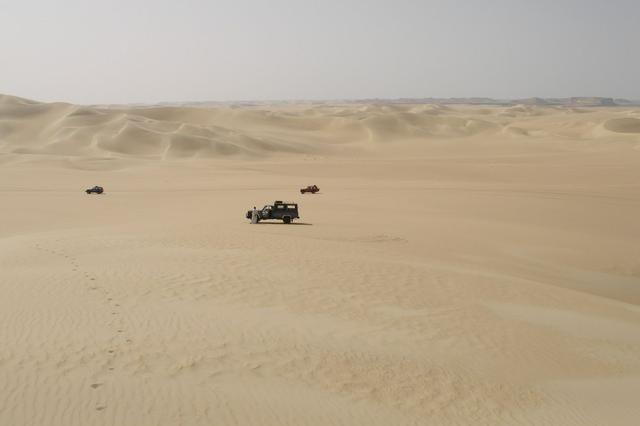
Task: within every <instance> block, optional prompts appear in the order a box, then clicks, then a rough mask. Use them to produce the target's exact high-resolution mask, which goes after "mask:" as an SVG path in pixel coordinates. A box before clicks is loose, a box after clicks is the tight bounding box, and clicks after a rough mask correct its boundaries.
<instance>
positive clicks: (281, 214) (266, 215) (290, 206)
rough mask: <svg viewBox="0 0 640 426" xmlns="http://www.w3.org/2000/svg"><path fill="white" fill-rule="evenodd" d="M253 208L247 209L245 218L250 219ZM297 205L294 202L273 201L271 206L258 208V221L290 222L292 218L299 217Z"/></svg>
mask: <svg viewBox="0 0 640 426" xmlns="http://www.w3.org/2000/svg"><path fill="white" fill-rule="evenodd" d="M252 212H253V210H249V211H247V215H246V218H247V219H249V220H251V213H252ZM299 218H300V216H298V205H297V204H295V203H285V202H283V201H274V202H273V205H272V206H264V207H263V208H262V209H261V210H258V222H260V221H261V220H281V221H283V222H284V223H291V221H292V220H293V219H299Z"/></svg>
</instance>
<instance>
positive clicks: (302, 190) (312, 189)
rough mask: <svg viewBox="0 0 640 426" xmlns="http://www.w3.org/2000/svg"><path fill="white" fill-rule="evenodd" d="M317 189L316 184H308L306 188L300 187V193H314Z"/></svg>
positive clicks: (318, 189)
mask: <svg viewBox="0 0 640 426" xmlns="http://www.w3.org/2000/svg"><path fill="white" fill-rule="evenodd" d="M318 191H320V188H318V187H317V186H316V185H309V186H307V187H306V188H302V189H301V190H300V193H301V194H304V193H307V192H310V193H312V194H315V193H316V192H318Z"/></svg>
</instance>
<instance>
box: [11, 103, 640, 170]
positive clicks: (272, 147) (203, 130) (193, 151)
mask: <svg viewBox="0 0 640 426" xmlns="http://www.w3.org/2000/svg"><path fill="white" fill-rule="evenodd" d="M467 101H468V102H469V103H470V104H471V105H445V103H431V104H428V103H421V102H416V103H413V104H411V103H408V102H407V103H403V102H388V103H378V102H372V103H364V104H362V103H358V104H357V103H336V104H329V103H325V104H287V105H283V104H275V105H215V106H201V105H200V106H128V107H125V106H120V107H115V106H111V107H97V106H77V105H72V104H67V103H40V102H35V101H31V100H28V99H23V98H18V97H12V96H7V95H2V96H0V153H5V154H17V155H20V154H48V155H60V156H75V157H89V158H96V157H99V158H104V157H116V158H144V159H161V160H167V159H188V158H224V157H244V158H264V157H271V156H275V155H312V156H315V155H321V156H323V155H333V154H340V155H342V154H345V153H347V152H350V153H354V152H363V151H366V150H369V151H375V150H376V149H381V147H383V146H388V145H389V144H392V143H397V142H407V143H409V145H411V143H413V145H412V146H413V147H414V148H415V149H416V150H420V149H422V148H421V147H422V145H423V144H421V143H419V141H429V140H439V139H451V138H472V137H477V136H478V137H480V136H481V137H490V138H491V139H499V138H505V137H506V138H531V137H534V138H535V137H538V138H540V137H547V136H548V137H556V138H561V137H572V138H575V137H579V138H590V137H601V136H602V135H603V134H604V135H607V134H611V135H613V134H615V135H619V137H625V136H626V137H635V135H637V134H638V133H640V118H638V117H639V116H640V115H639V114H638V111H637V110H635V109H633V107H631V108H632V109H620V108H605V107H607V106H613V105H616V103H615V101H614V100H613V99H609V98H570V99H569V100H554V99H540V98H532V99H529V100H521V101H518V102H519V103H517V104H506V105H492V104H489V105H484V104H485V103H488V102H490V101H491V100H487V99H485V98H471V99H467ZM450 103H451V104H455V103H456V102H453V101H452V102H450ZM479 104H482V105H479ZM585 106H589V107H594V106H596V107H601V108H591V109H588V108H584V107H585ZM578 113H582V114H578ZM586 116H588V120H587V119H586ZM603 132H604V133H603Z"/></svg>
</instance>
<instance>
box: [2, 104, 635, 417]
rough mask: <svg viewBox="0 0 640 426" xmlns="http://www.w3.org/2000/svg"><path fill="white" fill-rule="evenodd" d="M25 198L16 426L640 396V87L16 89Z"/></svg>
mask: <svg viewBox="0 0 640 426" xmlns="http://www.w3.org/2000/svg"><path fill="white" fill-rule="evenodd" d="M96 184H98V185H103V186H104V187H105V188H106V191H107V192H106V193H105V194H104V195H102V196H88V195H85V194H84V193H83V189H84V188H86V187H90V186H93V185H96ZM308 184H317V185H318V186H320V187H321V193H320V194H317V195H304V196H302V195H300V193H299V192H298V189H299V188H300V187H301V186H304V185H308ZM275 199H284V200H289V201H295V202H298V203H299V204H300V213H301V219H300V221H298V223H296V224H294V225H283V224H280V223H274V224H267V223H265V224H260V225H256V226H252V225H249V224H248V222H247V221H246V220H245V219H244V217H243V215H244V212H245V211H246V210H247V209H249V208H251V207H252V206H253V205H257V206H258V207H261V206H262V205H264V204H267V203H270V202H272V201H273V200H275ZM0 207H1V209H0V425H65V426H66V425H212V424H216V425H430V424H433V425H469V424H473V425H520V424H522V425H526V424H531V425H541V424H549V425H636V424H637V422H638V418H640V404H639V402H640V400H639V399H638V395H640V110H638V109H635V110H634V109H629V108H609V109H568V108H541V107H527V106H520V107H510V108H507V107H505V108H500V107H491V108H481V107H456V108H449V107H442V106H431V105H417V106H411V105H408V106H392V105H288V106H282V105H280V106H273V107H267V106H255V107H251V106H243V107H232V106H218V107H212V108H187V107H182V108H174V107H172V108H160V107H157V108H128V109H127V108H97V107H80V106H74V105H68V104H41V103H37V102H33V101H27V100H23V99H19V98H14V97H8V96H4V97H0Z"/></svg>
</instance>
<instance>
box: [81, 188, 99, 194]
mask: <svg viewBox="0 0 640 426" xmlns="http://www.w3.org/2000/svg"><path fill="white" fill-rule="evenodd" d="M84 192H86V193H87V194H102V193H103V192H104V188H103V187H101V186H94V187H93V188H89V189H87V190H86V191H84Z"/></svg>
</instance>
